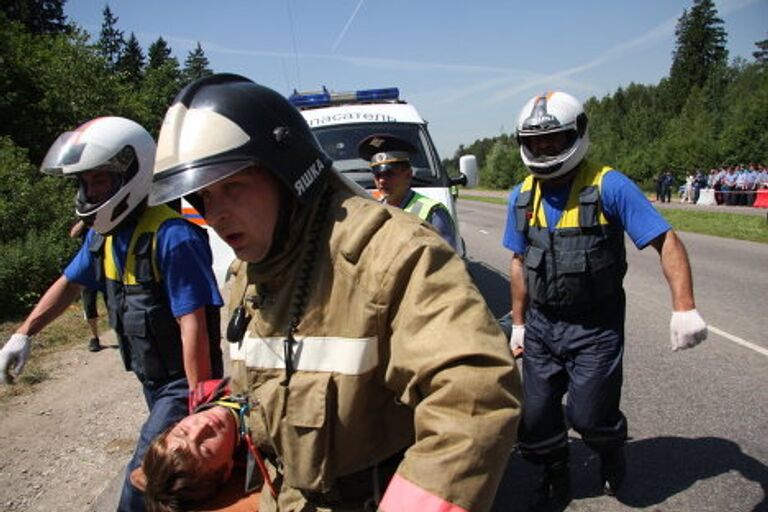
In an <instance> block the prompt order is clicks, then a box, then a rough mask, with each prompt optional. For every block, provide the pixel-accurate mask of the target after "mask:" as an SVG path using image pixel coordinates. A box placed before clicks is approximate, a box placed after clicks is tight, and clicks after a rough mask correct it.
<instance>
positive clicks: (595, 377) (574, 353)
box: [519, 294, 627, 464]
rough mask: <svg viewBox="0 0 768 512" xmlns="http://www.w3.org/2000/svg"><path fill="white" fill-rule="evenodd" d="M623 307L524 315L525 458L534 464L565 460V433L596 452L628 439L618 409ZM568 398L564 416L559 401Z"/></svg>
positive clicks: (522, 443)
mask: <svg viewBox="0 0 768 512" xmlns="http://www.w3.org/2000/svg"><path fill="white" fill-rule="evenodd" d="M624 315H625V300H624V296H623V294H622V296H621V297H619V298H617V300H615V301H610V302H608V303H605V304H604V305H602V306H599V305H594V307H592V308H590V309H588V310H586V311H583V312H581V313H579V314H562V313H556V312H553V311H547V310H544V309H538V308H535V307H531V308H530V309H529V310H528V311H527V313H526V321H525V353H524V355H523V411H522V420H521V423H520V428H519V440H520V451H521V453H522V454H523V457H525V458H526V460H528V461H530V462H533V463H535V464H550V463H553V462H557V461H564V460H567V458H568V444H567V443H568V426H567V425H566V421H565V416H567V420H568V425H570V427H572V428H573V429H574V430H576V431H577V432H578V433H579V434H580V435H581V437H582V439H583V441H584V443H585V444H587V446H589V447H590V448H592V449H593V450H595V451H598V452H602V451H608V450H613V449H615V448H618V447H620V446H622V445H623V443H624V442H625V440H626V438H627V420H626V418H625V417H624V414H622V412H621V410H620V409H619V402H620V400H621V385H622V356H623V354H624ZM566 393H567V394H568V397H567V402H566V406H565V415H564V414H563V406H562V399H563V396H564V395H565V394H566Z"/></svg>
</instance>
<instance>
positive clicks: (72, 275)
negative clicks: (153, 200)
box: [64, 219, 223, 318]
mask: <svg viewBox="0 0 768 512" xmlns="http://www.w3.org/2000/svg"><path fill="white" fill-rule="evenodd" d="M135 227H136V224H135V223H130V224H129V225H127V226H123V227H121V228H120V229H119V230H118V231H117V233H115V234H114V236H113V237H112V240H113V243H112V247H113V251H114V254H115V259H116V260H117V265H118V268H119V269H120V272H121V273H122V272H123V269H124V268H125V259H126V253H127V252H128V244H129V243H130V241H131V235H132V234H133V230H134V228H135ZM93 236H94V231H93V230H92V229H90V230H88V234H87V235H86V237H85V241H84V242H83V245H82V247H80V250H79V251H78V253H77V254H76V255H75V257H74V258H73V259H72V261H71V262H70V263H69V265H68V266H67V268H65V269H64V276H65V277H66V278H67V279H68V280H69V281H72V282H74V283H77V284H79V285H82V286H85V287H86V288H90V289H92V290H101V291H105V288H106V287H105V283H104V281H97V280H96V275H95V273H94V261H93V260H94V258H93V255H92V254H91V252H90V251H89V250H88V247H89V246H90V244H91V240H93ZM155 257H156V261H157V266H158V268H159V270H160V275H161V276H162V285H163V289H164V290H165V293H166V295H167V296H168V302H169V304H170V306H171V312H172V313H173V316H174V317H176V318H179V317H181V316H184V315H186V314H188V313H191V312H193V311H195V310H196V309H198V308H201V307H203V306H207V305H210V306H217V307H218V306H221V305H222V304H223V301H222V299H221V295H220V294H219V289H218V286H217V285H216V278H215V277H214V276H213V271H212V270H211V263H212V259H213V257H212V256H211V248H210V246H209V245H208V241H207V240H206V239H205V238H204V237H203V236H201V234H200V233H199V232H198V229H197V228H196V227H195V226H193V225H192V224H190V223H189V221H186V220H184V219H172V220H168V221H166V222H164V223H163V224H161V225H160V229H159V230H158V232H157V249H156V254H155Z"/></svg>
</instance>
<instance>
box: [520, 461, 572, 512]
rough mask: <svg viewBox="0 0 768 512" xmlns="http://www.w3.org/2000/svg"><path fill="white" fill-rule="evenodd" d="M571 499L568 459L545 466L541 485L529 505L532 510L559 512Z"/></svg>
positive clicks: (533, 511)
mask: <svg viewBox="0 0 768 512" xmlns="http://www.w3.org/2000/svg"><path fill="white" fill-rule="evenodd" d="M570 501H571V472H570V467H569V466H568V462H567V461H560V462H555V463H551V464H547V465H546V466H544V475H543V477H542V480H541V486H540V487H539V488H538V490H537V491H536V496H535V498H534V500H533V502H532V503H531V506H530V507H529V510H530V511H531V512H559V511H562V510H565V507H567V506H568V503H570Z"/></svg>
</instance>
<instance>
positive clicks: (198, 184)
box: [149, 160, 255, 206]
mask: <svg viewBox="0 0 768 512" xmlns="http://www.w3.org/2000/svg"><path fill="white" fill-rule="evenodd" d="M254 164H255V162H254V161H251V160H237V161H234V162H219V163H215V164H208V165H201V166H199V167H189V168H176V169H170V170H167V171H162V172H160V173H156V174H155V177H154V179H153V182H152V190H151V191H150V192H149V205H150V206H154V205H157V204H163V203H167V202H168V201H173V200H174V199H178V198H180V197H183V196H186V195H189V194H192V193H194V192H197V191H199V190H202V189H204V188H205V187H207V186H209V185H213V184H214V183H216V182H217V181H221V180H223V179H224V178H228V177H229V176H232V175H233V174H236V173H238V172H240V171H242V170H243V169H246V168H248V167H250V166H252V165H254Z"/></svg>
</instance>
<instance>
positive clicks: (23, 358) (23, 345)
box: [0, 333, 31, 384]
mask: <svg viewBox="0 0 768 512" xmlns="http://www.w3.org/2000/svg"><path fill="white" fill-rule="evenodd" d="M30 349H31V343H30V338H29V336H27V335H26V334H19V333H16V334H14V335H13V336H11V338H10V339H9V340H8V341H7V342H6V344H5V346H4V347H3V349H2V350H0V384H10V383H12V382H13V379H14V377H15V376H17V375H19V374H20V373H21V370H23V369H24V365H25V364H27V359H29V351H30ZM11 366H13V373H11Z"/></svg>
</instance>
